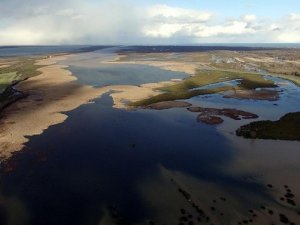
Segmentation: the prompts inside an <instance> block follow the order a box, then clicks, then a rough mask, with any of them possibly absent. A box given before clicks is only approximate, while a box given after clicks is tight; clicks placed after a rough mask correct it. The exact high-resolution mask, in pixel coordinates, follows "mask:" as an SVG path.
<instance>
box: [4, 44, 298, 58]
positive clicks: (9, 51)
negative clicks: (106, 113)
mask: <svg viewBox="0 0 300 225" xmlns="http://www.w3.org/2000/svg"><path fill="white" fill-rule="evenodd" d="M107 47H112V46H103V45H101V46H98V45H59V46H0V57H22V56H34V55H45V54H55V53H65V52H67V53H76V52H91V51H96V50H100V49H103V48H107ZM268 48H300V43H263V44H262V43H208V44H207V43H206V44H198V45H156V46H152V45H149V46H147V45H136V46H120V51H121V52H122V51H137V52H141V51H149V52H153V51H154V52H155V50H156V51H161V52H166V51H174V52H185V51H187V52H190V51H206V50H237V51H238V50H241V51H247V50H257V49H268Z"/></svg>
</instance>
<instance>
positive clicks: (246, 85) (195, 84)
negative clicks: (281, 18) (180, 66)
mask: <svg viewBox="0 0 300 225" xmlns="http://www.w3.org/2000/svg"><path fill="white" fill-rule="evenodd" d="M236 79H240V84H239V85H237V86H221V87H217V88H210V89H200V90H199V89H197V90H191V89H194V88H199V87H203V86H206V85H209V84H215V83H219V82H224V81H231V80H236ZM269 87H276V85H275V84H274V82H273V81H270V80H265V79H264V78H263V76H261V75H260V74H256V73H245V72H237V71H225V70H201V71H197V73H196V75H195V76H193V77H189V78H187V79H185V80H183V81H182V82H180V83H178V84H174V85H171V86H167V87H163V88H159V89H158V90H160V91H163V92H164V93H162V94H160V95H157V96H154V97H151V98H148V99H145V100H141V101H138V102H133V103H131V104H130V105H131V106H147V105H149V104H153V103H157V102H162V101H173V100H179V99H189V98H191V97H194V96H198V95H207V94H215V93H221V92H224V91H230V90H252V89H255V88H269Z"/></svg>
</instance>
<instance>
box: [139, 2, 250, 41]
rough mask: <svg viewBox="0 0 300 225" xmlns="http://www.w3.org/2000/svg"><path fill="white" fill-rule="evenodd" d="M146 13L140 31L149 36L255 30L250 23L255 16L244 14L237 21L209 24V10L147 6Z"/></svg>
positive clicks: (199, 34)
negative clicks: (146, 20)
mask: <svg viewBox="0 0 300 225" xmlns="http://www.w3.org/2000/svg"><path fill="white" fill-rule="evenodd" d="M148 13H149V18H148V23H147V24H146V25H144V27H143V33H144V35H146V36H149V37H153V38H171V37H174V36H184V37H192V38H201V37H212V36H218V35H240V34H250V33H255V29H254V28H253V27H251V26H250V24H251V23H252V22H254V21H255V20H256V16H255V15H245V16H243V17H241V18H242V19H240V20H233V21H229V22H225V23H222V24H212V20H213V13H209V12H202V11H197V10H188V9H181V8H173V7H170V6H166V5H156V6H153V7H151V8H150V9H149V11H148Z"/></svg>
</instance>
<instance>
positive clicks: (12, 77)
mask: <svg viewBox="0 0 300 225" xmlns="http://www.w3.org/2000/svg"><path fill="white" fill-rule="evenodd" d="M19 79H20V75H18V74H17V73H16V72H10V73H3V74H0V94H1V93H2V92H3V91H5V89H6V88H7V86H8V85H10V84H11V83H13V82H14V81H17V80H19Z"/></svg>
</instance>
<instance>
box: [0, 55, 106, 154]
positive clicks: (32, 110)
mask: <svg viewBox="0 0 300 225" xmlns="http://www.w3.org/2000/svg"><path fill="white" fill-rule="evenodd" d="M66 57H67V56H64V57H63V56H57V57H53V58H48V59H43V60H40V61H38V62H37V64H38V65H44V66H45V67H42V68H40V69H39V70H40V71H41V72H42V74H41V75H39V76H36V77H32V78H30V79H28V80H26V81H23V82H21V83H19V84H18V85H17V86H16V87H15V88H16V89H18V90H20V91H23V92H25V93H28V94H29V96H28V97H27V98H25V99H22V100H20V101H18V102H16V103H15V104H13V105H11V106H9V107H8V108H6V109H5V110H4V111H3V113H2V116H1V117H2V118H1V121H0V123H1V130H0V157H1V158H4V159H6V158H8V157H10V156H11V154H12V153H13V152H16V151H19V150H21V149H22V148H23V147H24V144H25V143H26V142H28V137H29V136H33V135H38V134H41V133H43V131H44V130H46V129H47V128H48V127H50V126H52V125H55V124H59V123H62V122H63V121H64V120H66V118H67V116H66V115H65V114H63V113H64V112H67V111H70V110H73V109H75V108H77V107H79V106H80V105H82V104H85V103H87V102H89V101H90V100H91V99H94V98H96V97H98V96H99V95H101V94H103V93H105V92H107V91H108V89H109V88H101V89H95V88H93V87H90V86H83V85H80V84H77V83H76V82H74V80H76V78H75V77H74V76H72V74H71V72H69V71H68V70H66V69H65V68H66V67H65V66H63V65H56V64H55V63H56V62H58V61H61V60H63V59H65V58H66Z"/></svg>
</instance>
